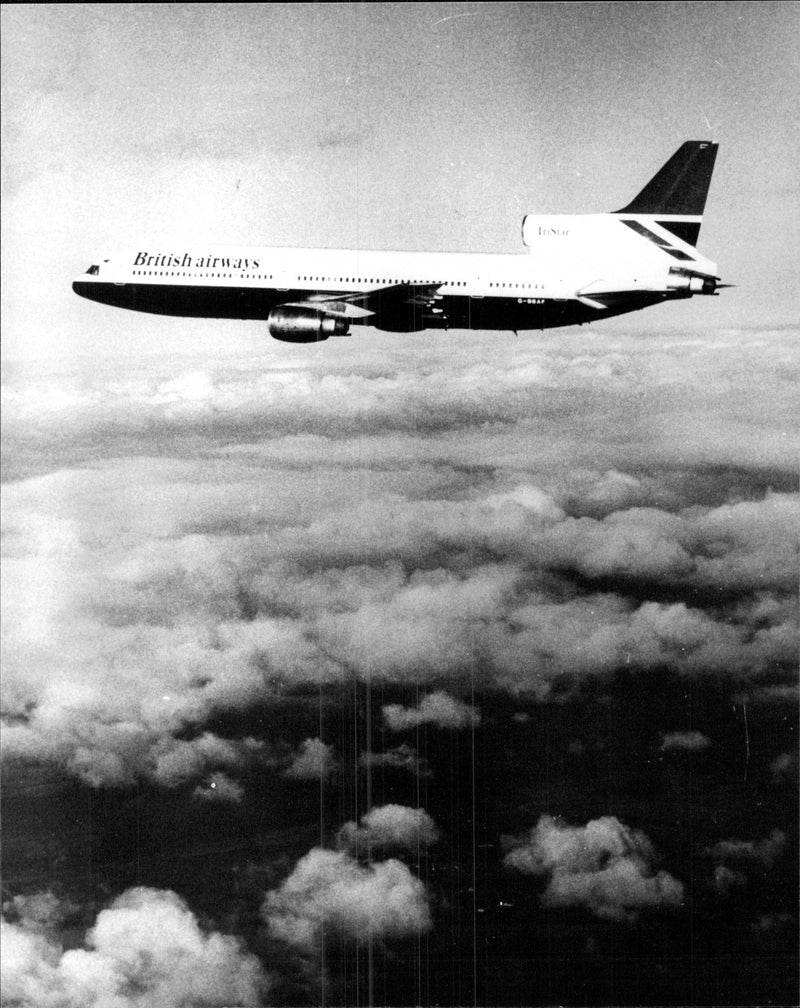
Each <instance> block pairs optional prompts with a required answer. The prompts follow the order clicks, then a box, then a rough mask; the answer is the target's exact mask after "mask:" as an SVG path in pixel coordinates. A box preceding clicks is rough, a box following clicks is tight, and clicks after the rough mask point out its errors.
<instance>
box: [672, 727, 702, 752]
mask: <svg viewBox="0 0 800 1008" xmlns="http://www.w3.org/2000/svg"><path fill="white" fill-rule="evenodd" d="M711 744H712V743H711V739H710V738H708V737H707V736H706V735H704V734H703V733H702V732H699V731H677V732H666V733H664V734H662V736H661V750H662V752H670V751H672V750H685V751H688V752H702V751H703V750H704V749H708V748H709V747H710V746H711Z"/></svg>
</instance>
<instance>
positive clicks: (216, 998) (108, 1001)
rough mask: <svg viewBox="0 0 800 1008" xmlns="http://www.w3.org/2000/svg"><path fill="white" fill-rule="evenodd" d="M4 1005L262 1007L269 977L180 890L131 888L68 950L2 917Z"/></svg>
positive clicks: (23, 924)
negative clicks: (202, 918) (208, 924)
mask: <svg viewBox="0 0 800 1008" xmlns="http://www.w3.org/2000/svg"><path fill="white" fill-rule="evenodd" d="M2 988H3V998H4V1003H5V1002H6V1001H7V1002H8V1004H20V1005H23V1004H24V1005H29V1006H31V1008H46V1006H55V1005H58V1006H59V1008H109V1006H111V1005H113V1006H114V1008H149V1006H151V1005H155V1004H158V1005H159V1006H162V1008H182V1006H185V1005H188V1004H191V1005H197V1006H198V1008H200V1006H207V1008H214V1006H217V1008H223V1006H225V1005H258V1004H261V1003H262V1000H261V997H262V994H263V993H265V990H266V976H265V974H264V972H263V970H262V968H261V966H260V964H259V962H258V960H257V959H256V957H255V956H253V955H250V954H249V953H247V952H245V951H244V950H243V949H242V947H241V945H240V943H239V942H238V940H237V939H235V938H233V937H231V936H229V935H223V934H220V933H219V932H213V931H212V932H207V931H206V930H204V929H203V928H201V927H200V925H199V924H198V921H197V919H196V918H195V917H194V915H193V914H192V913H191V911H190V910H189V908H188V907H187V906H186V904H185V903H184V902H183V900H181V899H180V897H178V896H176V895H175V893H172V892H169V891H165V890H157V889H147V888H137V889H129V890H128V891H127V892H125V893H123V895H122V896H120V897H119V898H118V899H116V900H114V902H113V903H112V904H111V906H110V907H109V908H108V909H106V910H102V911H101V912H100V913H99V914H98V917H97V920H96V922H95V925H94V927H93V928H92V929H91V930H90V931H89V932H88V933H87V935H86V938H85V944H84V947H83V948H79V949H78V948H76V949H70V950H69V951H66V952H64V951H62V950H61V948H60V947H59V945H58V944H56V943H55V942H54V941H53V940H51V939H50V938H49V937H48V936H47V935H46V933H44V932H43V931H42V930H37V929H35V928H33V927H31V926H30V924H29V923H28V922H25V921H22V922H21V923H9V922H7V921H5V920H4V921H3V957H2Z"/></svg>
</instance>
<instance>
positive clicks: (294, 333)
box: [267, 305, 350, 343]
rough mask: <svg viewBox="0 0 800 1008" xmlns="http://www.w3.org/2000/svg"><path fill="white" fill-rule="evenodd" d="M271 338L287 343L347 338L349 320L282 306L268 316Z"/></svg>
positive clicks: (320, 312)
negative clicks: (336, 337) (335, 337)
mask: <svg viewBox="0 0 800 1008" xmlns="http://www.w3.org/2000/svg"><path fill="white" fill-rule="evenodd" d="M267 325H268V326H269V332H270V336H274V337H275V339H278V340H283V341H284V342H285V343H319V342H321V341H322V340H326V339H328V337H330V336H347V335H348V330H349V328H350V323H349V322H348V320H347V319H344V318H338V317H337V316H335V315H327V314H326V313H325V312H323V311H314V309H313V308H295V307H293V306H292V305H282V306H280V307H278V308H273V309H272V311H271V312H270V313H269V315H268V316H267Z"/></svg>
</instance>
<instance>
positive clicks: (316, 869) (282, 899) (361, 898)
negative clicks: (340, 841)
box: [261, 847, 431, 952]
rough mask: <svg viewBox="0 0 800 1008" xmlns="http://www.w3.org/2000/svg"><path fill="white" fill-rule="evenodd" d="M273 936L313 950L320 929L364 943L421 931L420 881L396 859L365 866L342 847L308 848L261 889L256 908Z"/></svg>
mask: <svg viewBox="0 0 800 1008" xmlns="http://www.w3.org/2000/svg"><path fill="white" fill-rule="evenodd" d="M261 913H262V916H263V918H264V920H265V921H266V922H267V924H268V925H269V928H270V932H271V934H272V935H273V937H275V938H277V939H280V940H281V941H283V942H286V943H287V944H288V945H291V946H294V947H296V948H298V949H300V950H304V951H307V952H313V951H314V949H315V948H316V947H317V946H318V943H319V940H320V935H321V933H322V929H323V928H324V930H325V932H326V933H328V932H335V933H336V934H338V935H340V936H341V937H345V938H348V939H352V940H355V941H359V942H365V941H367V940H368V939H370V938H373V939H386V940H389V939H392V938H403V937H406V936H410V935H419V934H424V933H425V932H426V931H428V930H429V929H430V927H431V917H430V910H429V908H428V901H427V897H426V893H425V887H424V885H423V883H422V882H421V881H420V880H419V879H417V878H415V877H414V876H413V875H412V874H411V872H410V871H409V870H408V868H407V867H406V866H405V865H404V864H403V863H402V862H400V861H396V860H394V859H389V860H387V861H378V862H376V863H374V864H371V865H368V866H365V865H361V864H359V863H358V861H356V860H354V859H353V858H352V857H351V856H350V855H349V854H347V853H346V852H344V851H329V850H323V849H322V848H319V847H317V848H314V849H313V850H311V851H310V852H309V853H308V854H306V855H305V856H304V857H303V858H301V859H300V861H298V863H297V865H296V866H295V868H294V871H293V872H292V873H291V875H289V877H288V878H287V879H286V880H285V881H284V882H283V884H282V885H281V886H280V887H279V888H278V889H275V890H272V891H271V892H269V893H267V896H266V898H265V900H264V903H263V905H262V908H261Z"/></svg>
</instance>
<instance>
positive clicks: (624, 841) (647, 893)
mask: <svg viewBox="0 0 800 1008" xmlns="http://www.w3.org/2000/svg"><path fill="white" fill-rule="evenodd" d="M507 843H509V844H510V845H511V846H512V848H513V849H512V850H511V851H510V852H509V853H508V854H507V855H506V856H505V859H504V863H505V864H507V865H509V866H510V867H512V868H515V869H516V870H517V871H520V872H522V873H523V874H526V875H533V876H536V877H538V878H543V879H545V880H546V882H547V887H546V889H545V891H544V893H543V894H542V896H541V903H542V905H543V906H551V907H570V906H582V907H585V908H586V909H587V910H589V911H590V912H591V913H593V914H595V916H597V917H602V918H605V919H608V920H618V921H629V922H632V921H635V920H636V919H637V918H638V917H639V915H640V914H641V913H642V912H643V911H646V910H660V909H677V908H678V907H680V906H681V905H682V903H683V893H684V890H683V885H682V884H681V883H680V882H679V881H678V880H677V879H675V878H673V877H672V876H671V875H669V874H668V873H667V872H665V871H656V870H655V868H654V862H655V851H654V850H653V846H652V844H651V843H650V841H649V840H648V839H647V837H646V836H645V835H644V834H643V833H641V832H639V831H638V830H632V829H629V828H628V827H627V826H625V825H624V824H623V823H621V822H620V821H619V820H618V819H616V818H615V817H613V816H605V817H603V818H601V819H594V820H592V821H591V822H588V823H587V824H586V825H585V826H569V825H566V824H565V823H562V822H561V821H559V820H558V819H554V818H552V817H551V816H542V817H541V818H540V820H539V822H538V824H537V825H536V826H535V827H534V828H533V829H532V830H531V832H530V834H529V835H528V836H527V837H525V838H522V839H520V840H518V841H514V840H511V841H507Z"/></svg>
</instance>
